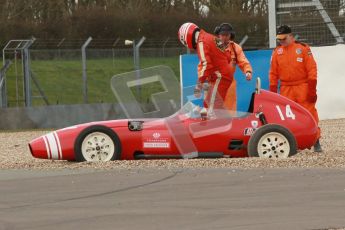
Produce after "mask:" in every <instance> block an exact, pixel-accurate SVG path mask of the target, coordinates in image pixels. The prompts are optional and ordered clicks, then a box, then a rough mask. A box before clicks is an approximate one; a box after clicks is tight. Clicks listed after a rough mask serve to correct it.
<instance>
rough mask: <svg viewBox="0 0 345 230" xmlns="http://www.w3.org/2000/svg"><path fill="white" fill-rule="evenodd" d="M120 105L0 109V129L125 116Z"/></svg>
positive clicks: (50, 125)
mask: <svg viewBox="0 0 345 230" xmlns="http://www.w3.org/2000/svg"><path fill="white" fill-rule="evenodd" d="M124 117H125V116H124V114H123V112H122V109H121V108H120V106H119V105H115V104H88V105H53V106H45V107H32V108H24V107H19V108H8V109H0V129H2V130H10V129H34V128H63V127H67V126H71V125H75V124H80V123H85V122H91V121H103V120H111V119H120V118H124Z"/></svg>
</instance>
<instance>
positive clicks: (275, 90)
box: [270, 85, 278, 93]
mask: <svg viewBox="0 0 345 230" xmlns="http://www.w3.org/2000/svg"><path fill="white" fill-rule="evenodd" d="M270 91H271V92H273V93H277V92H278V86H277V85H270Z"/></svg>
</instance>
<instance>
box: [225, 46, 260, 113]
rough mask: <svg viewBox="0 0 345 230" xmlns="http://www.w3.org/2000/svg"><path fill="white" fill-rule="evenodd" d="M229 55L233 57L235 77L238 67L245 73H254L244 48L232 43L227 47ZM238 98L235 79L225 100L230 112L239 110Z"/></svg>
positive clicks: (232, 63) (232, 68) (232, 67)
mask: <svg viewBox="0 0 345 230" xmlns="http://www.w3.org/2000/svg"><path fill="white" fill-rule="evenodd" d="M227 51H228V55H230V57H231V72H232V75H233V76H234V74H235V71H236V65H238V67H239V68H240V69H241V71H242V72H243V73H247V72H251V73H252V72H253V69H252V66H251V65H250V63H249V61H248V59H247V58H246V56H245V55H244V52H243V50H242V47H241V46H240V45H238V44H237V43H235V42H232V41H231V42H230V44H229V45H228V47H227ZM236 101H237V98H236V80H235V79H234V80H233V82H232V84H231V86H230V88H229V90H228V92H227V94H226V99H225V107H226V108H228V109H229V110H232V111H236V110H237V103H236Z"/></svg>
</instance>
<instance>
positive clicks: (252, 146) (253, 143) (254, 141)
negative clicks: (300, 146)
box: [247, 124, 297, 158]
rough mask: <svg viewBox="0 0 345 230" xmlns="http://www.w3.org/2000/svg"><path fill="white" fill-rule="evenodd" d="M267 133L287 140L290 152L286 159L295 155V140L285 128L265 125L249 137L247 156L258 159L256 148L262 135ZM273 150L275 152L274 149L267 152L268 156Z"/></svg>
mask: <svg viewBox="0 0 345 230" xmlns="http://www.w3.org/2000/svg"><path fill="white" fill-rule="evenodd" d="M268 133H279V134H281V135H283V136H284V137H285V138H286V139H287V141H288V142H289V145H290V152H289V155H288V157H291V156H293V155H295V154H296V153H297V143H296V139H295V137H294V135H293V134H292V133H291V132H290V131H289V130H288V129H287V128H285V127H283V126H280V125H277V124H267V125H264V126H261V127H260V128H258V129H257V130H256V131H255V132H254V133H253V135H252V136H251V137H250V139H249V142H248V146H247V151H248V155H249V156H250V157H260V155H259V151H258V148H259V146H258V145H259V142H260V140H261V138H262V137H264V135H266V134H268ZM269 141H270V140H269ZM277 146H278V145H277ZM273 147H274V146H272V148H273ZM274 150H276V149H270V150H268V151H270V152H269V153H268V154H269V155H270V154H272V152H271V151H274ZM273 154H274V153H273ZM269 155H267V156H269ZM274 155H275V157H277V156H276V155H278V154H274ZM270 158H271V157H270Z"/></svg>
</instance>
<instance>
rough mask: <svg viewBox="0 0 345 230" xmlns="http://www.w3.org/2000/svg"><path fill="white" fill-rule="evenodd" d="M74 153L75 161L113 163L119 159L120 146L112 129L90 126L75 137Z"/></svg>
mask: <svg viewBox="0 0 345 230" xmlns="http://www.w3.org/2000/svg"><path fill="white" fill-rule="evenodd" d="M74 152H75V159H76V161H90V162H106V161H113V160H117V159H120V153H121V144H120V140H119V138H118V136H117V135H116V133H115V132H114V131H113V130H112V129H110V128H107V127H105V126H99V125H97V126H90V127H88V128H86V129H85V130H83V131H82V132H81V133H80V134H79V136H78V137H77V139H76V142H75V148H74Z"/></svg>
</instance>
